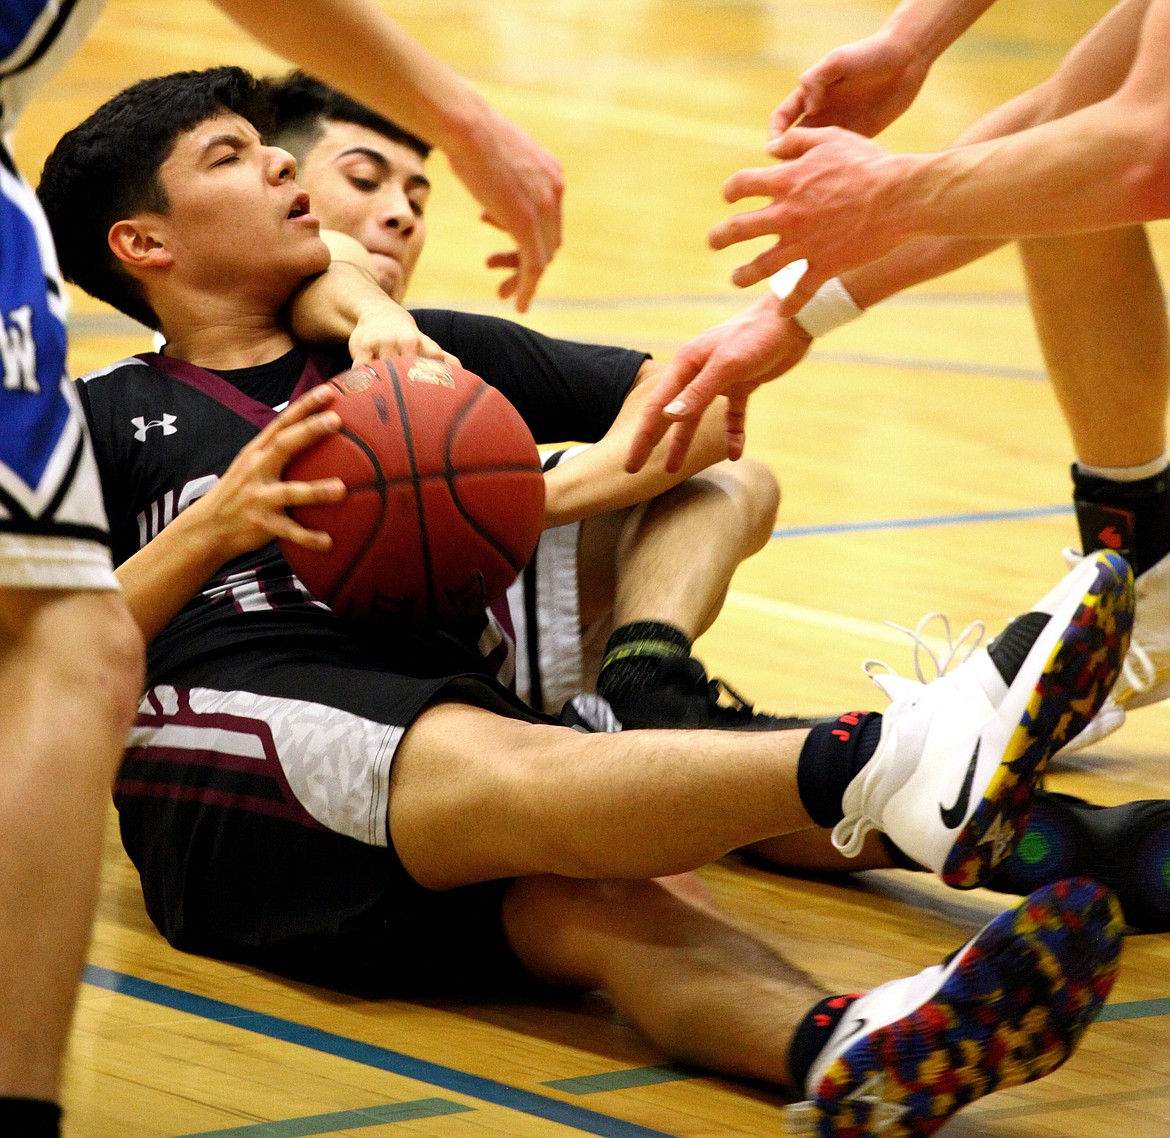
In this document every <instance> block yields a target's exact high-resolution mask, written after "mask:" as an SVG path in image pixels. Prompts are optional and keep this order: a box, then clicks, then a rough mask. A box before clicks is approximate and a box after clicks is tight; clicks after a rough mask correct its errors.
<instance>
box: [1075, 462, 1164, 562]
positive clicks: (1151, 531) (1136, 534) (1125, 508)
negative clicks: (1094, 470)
mask: <svg viewBox="0 0 1170 1138" xmlns="http://www.w3.org/2000/svg"><path fill="white" fill-rule="evenodd" d="M1072 479H1073V504H1074V506H1075V507H1076V513H1077V527H1078V528H1079V529H1080V532H1081V549H1082V550H1083V551H1084V552H1085V553H1096V551H1097V550H1098V549H1113V550H1116V551H1117V552H1118V553H1120V554H1121V555H1122V557H1124V558H1125V559H1126V560H1127V561H1128V562H1129V563H1130V565H1132V566H1133V571H1134V575H1135V576H1137V575H1139V574H1141V573H1144V572H1145V571H1146V570H1147V569H1149V568H1151V567H1153V566H1154V565H1156V564H1157V563H1158V562H1159V561H1161V560H1162V558H1163V557H1165V556H1166V554H1168V553H1170V469H1168V470H1163V471H1162V472H1161V473H1160V474H1155V475H1153V476H1152V477H1150V478H1141V479H1139V480H1138V481H1136V482H1115V481H1114V480H1113V479H1111V478H1101V477H1100V476H1099V475H1096V474H1086V473H1085V472H1084V471H1083V470H1081V469H1080V468H1079V467H1078V466H1076V465H1075V464H1074V466H1073V467H1072Z"/></svg>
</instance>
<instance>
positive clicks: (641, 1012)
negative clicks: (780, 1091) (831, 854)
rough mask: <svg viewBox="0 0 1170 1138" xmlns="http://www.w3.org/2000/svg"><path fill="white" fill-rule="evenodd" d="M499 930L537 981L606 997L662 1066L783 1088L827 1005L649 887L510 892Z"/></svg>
mask: <svg viewBox="0 0 1170 1138" xmlns="http://www.w3.org/2000/svg"><path fill="white" fill-rule="evenodd" d="M504 926H505V929H506V931H507V934H508V939H509V941H510V942H511V945H512V948H513V950H514V951H515V953H516V955H517V956H518V957H519V959H520V961H521V963H522V964H524V966H525V967H526V968H527V969H528V970H529V971H530V972H532V973H533V975H535V976H537V977H539V978H540V979H542V980H545V981H548V982H551V983H556V984H566V985H573V986H576V987H581V988H600V989H603V990H604V991H605V992H606V993H607V994H608V995H609V997H610V999H611V1000H612V1001H613V1003H614V1006H615V1007H616V1008H617V1009H618V1010H619V1011H620V1012H621V1013H622V1014H623V1015H624V1016H626V1017H627V1018H628V1019H629V1020H630V1021H631V1022H632V1023H633V1024H634V1025H635V1026H636V1027H638V1029H639V1030H640V1031H642V1033H643V1034H644V1035H645V1036H646V1037H647V1038H648V1039H649V1040H650V1041H651V1042H653V1043H654V1044H655V1045H656V1046H658V1047H660V1048H661V1049H662V1050H663V1051H664V1052H665V1053H666V1054H668V1055H670V1056H672V1057H673V1058H676V1059H681V1060H683V1061H685V1062H689V1063H694V1064H697V1065H699V1066H702V1067H706V1068H708V1069H709V1070H713V1071H719V1072H721V1073H723V1074H726V1075H732V1076H737V1077H742V1078H754V1079H766V1080H767V1081H769V1082H772V1083H780V1084H784V1085H791V1077H790V1074H789V1071H788V1051H789V1046H790V1044H791V1041H792V1036H793V1033H794V1031H795V1029H796V1027H797V1025H798V1024H799V1023H800V1021H801V1020H802V1019H803V1018H804V1016H805V1015H806V1014H807V1013H808V1011H809V1009H810V1008H811V1007H812V1006H813V1005H814V1004H816V1003H817V1002H818V1001H819V1000H821V999H823V998H824V997H825V996H826V995H827V993H826V992H825V991H824V989H822V988H821V987H820V986H819V985H818V984H816V983H815V982H814V981H813V980H812V979H810V978H809V977H808V976H807V975H805V974H804V973H803V972H801V971H800V970H799V969H797V968H794V967H793V966H792V965H790V964H788V963H786V962H785V961H784V960H783V959H782V958H781V957H780V956H779V955H778V954H777V953H776V952H774V951H773V950H772V949H771V948H769V947H768V946H767V945H765V944H763V943H762V942H760V941H759V940H757V939H755V938H754V937H753V936H751V935H750V934H749V933H747V932H745V931H744V930H742V929H740V928H737V927H736V926H735V925H733V924H732V923H731V922H730V921H729V920H728V919H727V918H726V917H724V916H723V915H721V914H719V913H717V912H715V911H714V910H712V909H709V908H706V907H703V906H700V905H695V904H692V903H690V902H689V901H687V900H685V899H683V898H680V897H679V896H677V895H676V894H674V893H672V892H670V891H669V890H668V889H665V888H663V887H662V886H661V885H660V884H658V883H656V882H653V881H569V880H567V879H565V878H558V877H530V878H524V879H522V880H520V881H518V882H517V883H516V884H515V885H514V886H513V887H512V890H511V891H510V893H509V894H508V897H507V899H506V900H505V903H504Z"/></svg>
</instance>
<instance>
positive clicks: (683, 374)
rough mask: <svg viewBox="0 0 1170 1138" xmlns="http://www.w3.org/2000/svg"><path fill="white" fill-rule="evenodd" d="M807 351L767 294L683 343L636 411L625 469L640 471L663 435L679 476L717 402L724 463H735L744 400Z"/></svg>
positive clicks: (807, 339)
mask: <svg viewBox="0 0 1170 1138" xmlns="http://www.w3.org/2000/svg"><path fill="white" fill-rule="evenodd" d="M811 344H812V337H811V336H810V335H809V334H808V333H807V332H805V330H804V329H803V328H801V326H800V325H799V324H797V323H796V321H795V320H791V319H788V318H786V317H782V316H780V315H779V311H778V306H777V301H776V298H775V297H773V296H771V295H768V296H765V297H761V298H760V299H759V300H757V301H756V302H755V303H754V304H752V305H749V306H748V307H747V308H745V309H744V310H743V311H742V312H739V313H737V314H736V315H735V316H733V317H731V318H730V319H729V320H725V321H724V322H723V323H722V324H717V325H715V327H714V328H710V329H708V330H707V331H706V332H703V333H701V334H700V335H698V336H696V337H695V338H694V339H693V340H691V341H690V342H689V343H687V344H684V345H683V346H682V347H681V348H680V349H679V351H678V354H677V355H676V356H675V357H674V360H673V361H672V363H671V364H670V366H669V368H667V370H666V372H665V374H664V375H663V376H662V378H661V379H660V380H659V381H658V383H657V385H656V386H655V388H654V390H653V392H652V393H651V394H650V398H649V401H648V402H647V404H646V406H645V408H644V409H643V411H642V419H641V422H640V423H639V425H638V429H637V431H636V432H635V435H634V439H633V441H632V443H631V444H630V452H629V455H628V456H627V459H626V470H627V471H629V472H630V473H631V474H633V473H636V472H637V471H639V470H641V469H642V467H643V466H644V465H645V463H646V460H647V459H648V458H649V457H650V453H651V452H652V451H653V449H654V448H655V447H656V446H657V445H658V443H659V442H660V440H661V439H662V437H663V436H664V435H666V434H667V433H668V432H669V439H668V443H667V453H666V469H667V470H668V471H675V470H678V469H679V467H681V466H682V462H683V459H684V458H685V457H686V453H687V449H688V447H689V446H690V445H691V439H692V438H694V435H695V431H696V430H697V428H698V425H699V420H700V419H701V418H702V417H703V412H704V411H706V410H707V408H708V407H709V406H710V405H711V402H712V400H714V399H715V397H716V396H717V395H726V396H727V399H728V406H727V418H726V424H725V435H726V439H727V454H728V457H729V458H733V459H735V458H739V457H740V455H742V454H743V449H744V443H745V441H746V434H745V425H746V418H747V401H748V396H749V395H751V393H752V392H753V391H755V389H756V388H757V387H759V386H760V384H761V383H766V382H767V381H768V380H770V379H775V378H776V377H777V376H779V375H783V374H784V372H786V371H788V370H789V369H790V368H792V367H795V366H796V364H798V363H799V362H800V361H801V360H802V359H803V358H804V356H805V353H806V352H807V351H808V349H809V347H810V345H811Z"/></svg>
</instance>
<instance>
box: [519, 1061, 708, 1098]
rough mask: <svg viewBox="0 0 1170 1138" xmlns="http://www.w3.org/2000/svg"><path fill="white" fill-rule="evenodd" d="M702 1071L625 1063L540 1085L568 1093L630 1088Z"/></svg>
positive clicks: (678, 1079) (699, 1074)
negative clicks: (620, 1067) (617, 1067)
mask: <svg viewBox="0 0 1170 1138" xmlns="http://www.w3.org/2000/svg"><path fill="white" fill-rule="evenodd" d="M703 1074H704V1072H702V1071H696V1070H695V1069H694V1068H692V1067H681V1066H673V1065H671V1066H666V1067H627V1068H626V1069H625V1070H623V1071H602V1072H600V1073H599V1074H596V1075H581V1076H579V1077H577V1078H574V1079H550V1080H549V1081H548V1082H547V1083H541V1084H540V1085H541V1086H542V1087H552V1089H553V1090H554V1091H564V1092H565V1094H570V1095H595V1094H597V1093H598V1092H600V1091H632V1090H637V1089H638V1088H639V1087H654V1086H657V1085H658V1084H659V1083H678V1082H682V1081H683V1080H685V1079H697V1078H702V1077H703Z"/></svg>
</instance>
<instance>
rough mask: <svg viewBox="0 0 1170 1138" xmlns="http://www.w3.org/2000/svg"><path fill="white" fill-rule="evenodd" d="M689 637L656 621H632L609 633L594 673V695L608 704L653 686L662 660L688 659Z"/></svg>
mask: <svg viewBox="0 0 1170 1138" xmlns="http://www.w3.org/2000/svg"><path fill="white" fill-rule="evenodd" d="M690 654H691V638H690V637H689V636H688V635H687V634H686V633H685V632H683V630H682V629H681V628H675V626H674V625H673V624H667V623H666V622H665V621H660V620H635V621H631V622H630V623H629V624H623V625H622V626H621V627H620V628H615V629H614V630H613V632H612V633H610V636H609V639H608V640H607V641H606V642H605V654H604V655H603V656H602V659H601V668H600V670H599V671H598V674H597V694H598V695H599V696H601V697H602V699H607V700H609V702H610V703H614V704H616V703H620V702H621V701H622V700H623V699H624V698H626V697H628V696H629V695H631V694H632V693H633V692H636V691H639V690H640V689H642V688H646V687H651V686H653V684H654V682H655V681H656V679H657V678H658V673H659V664H660V662H661V661H662V660H664V659H668V658H673V657H678V656H689V655H690Z"/></svg>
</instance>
